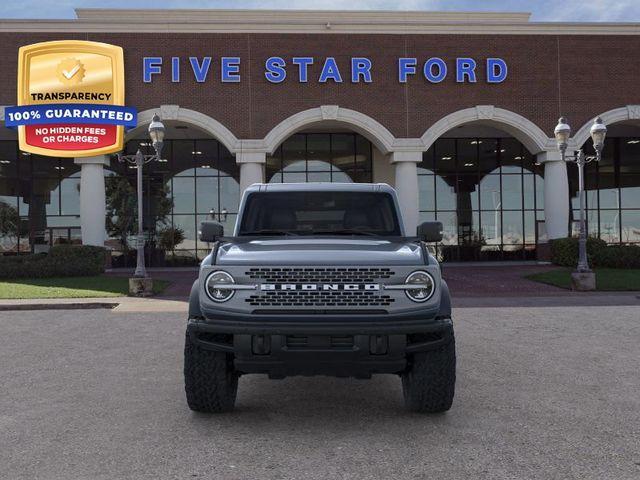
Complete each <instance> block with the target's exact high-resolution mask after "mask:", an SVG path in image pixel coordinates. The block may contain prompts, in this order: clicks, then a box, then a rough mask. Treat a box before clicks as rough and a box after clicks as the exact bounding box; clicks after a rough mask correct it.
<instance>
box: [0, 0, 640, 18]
mask: <svg viewBox="0 0 640 480" xmlns="http://www.w3.org/2000/svg"><path fill="white" fill-rule="evenodd" d="M74 8H262V9H270V8H272V9H285V8H286V9H320V8H321V9H329V10H426V11H434V10H436V11H451V10H458V11H460V10H467V11H502V12H505V11H511V12H530V13H532V14H533V15H532V17H531V20H532V21H562V22H640V0H485V1H482V0H373V1H365V0H323V1H318V0H248V1H247V0H126V1H124V0H120V1H116V0H18V1H5V2H3V5H2V10H1V11H0V17H1V18H75V14H74V11H73V9H74Z"/></svg>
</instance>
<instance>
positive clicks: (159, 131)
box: [149, 114, 165, 156]
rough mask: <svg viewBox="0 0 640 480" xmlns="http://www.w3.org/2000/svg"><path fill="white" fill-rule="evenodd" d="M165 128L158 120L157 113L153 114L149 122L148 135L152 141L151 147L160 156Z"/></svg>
mask: <svg viewBox="0 0 640 480" xmlns="http://www.w3.org/2000/svg"><path fill="white" fill-rule="evenodd" d="M164 133H165V128H164V124H163V123H162V122H161V121H160V117H159V116H158V114H155V115H154V116H153V118H152V119H151V123H150V124H149V137H151V141H152V142H153V148H154V149H155V150H156V152H157V155H158V156H160V151H161V150H162V143H163V142H164Z"/></svg>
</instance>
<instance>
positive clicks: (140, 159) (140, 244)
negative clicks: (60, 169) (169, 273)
mask: <svg viewBox="0 0 640 480" xmlns="http://www.w3.org/2000/svg"><path fill="white" fill-rule="evenodd" d="M164 134H165V128H164V124H163V123H162V122H161V121H160V117H159V116H158V115H157V114H156V115H154V116H153V118H152V120H151V124H150V125H149V138H151V142H152V145H153V149H154V150H155V153H154V154H153V155H143V153H142V152H141V151H140V149H138V151H137V152H136V153H135V155H122V154H120V153H119V154H118V161H120V162H127V163H130V164H132V165H135V168H136V170H137V172H136V173H137V194H138V235H137V237H136V249H137V251H138V252H137V261H136V271H135V273H134V274H133V275H134V278H136V279H140V278H147V270H146V268H145V265H144V234H143V231H142V226H143V222H142V220H143V208H142V207H143V204H142V166H143V165H144V164H145V163H149V162H151V161H152V160H160V159H161V156H160V154H161V152H162V145H163V142H164ZM134 283H135V282H134ZM149 283H150V282H149ZM130 288H131V289H132V290H134V288H133V287H132V282H130ZM148 290H150V288H149V289H148ZM132 293H133V292H132ZM136 293H139V292H136ZM143 293H145V292H143ZM146 293H150V291H149V292H146Z"/></svg>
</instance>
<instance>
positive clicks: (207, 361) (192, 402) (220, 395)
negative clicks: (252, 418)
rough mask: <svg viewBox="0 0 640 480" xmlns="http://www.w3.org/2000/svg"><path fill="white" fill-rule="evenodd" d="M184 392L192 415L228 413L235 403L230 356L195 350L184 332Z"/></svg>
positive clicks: (234, 377) (235, 385)
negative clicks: (197, 413) (194, 412)
mask: <svg viewBox="0 0 640 480" xmlns="http://www.w3.org/2000/svg"><path fill="white" fill-rule="evenodd" d="M184 389H185V392H186V394H187V403H188V404H189V408H190V409H191V410H194V411H196V412H205V413H220V412H230V411H231V410H233V407H234V405H235V403H236V394H237V392H238V373H237V372H236V371H235V369H234V368H233V357H232V356H231V355H229V354H227V353H223V352H215V351H212V350H206V349H204V348H202V347H199V346H198V345H197V344H195V343H194V342H193V341H192V340H191V336H190V335H189V333H188V332H187V335H186V338H185V343H184Z"/></svg>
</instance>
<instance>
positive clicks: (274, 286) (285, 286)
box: [260, 283, 380, 292]
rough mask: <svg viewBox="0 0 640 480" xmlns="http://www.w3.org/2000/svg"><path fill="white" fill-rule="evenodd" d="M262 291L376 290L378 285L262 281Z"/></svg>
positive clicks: (378, 287) (378, 288)
mask: <svg viewBox="0 0 640 480" xmlns="http://www.w3.org/2000/svg"><path fill="white" fill-rule="evenodd" d="M260 290H262V291H273V290H301V291H307V292H308V291H318V290H320V291H325V292H326V291H361V290H366V291H378V290H380V285H379V284H377V283H322V284H317V283H263V284H261V285H260Z"/></svg>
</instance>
